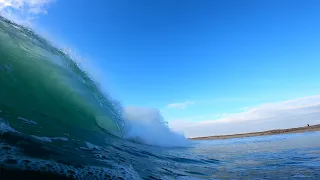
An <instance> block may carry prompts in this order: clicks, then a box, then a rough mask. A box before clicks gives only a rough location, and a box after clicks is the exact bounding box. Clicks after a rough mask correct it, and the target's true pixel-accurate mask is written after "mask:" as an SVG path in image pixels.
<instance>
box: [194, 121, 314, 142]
mask: <svg viewBox="0 0 320 180" xmlns="http://www.w3.org/2000/svg"><path fill="white" fill-rule="evenodd" d="M313 131H320V124H317V125H312V126H304V127H297V128H289V129H274V130H269V131H261V132H252V133H242V134H231V135H217V136H206V137H195V138H189V139H191V140H214V139H232V138H242V137H253V136H268V135H277V134H291V133H304V132H313Z"/></svg>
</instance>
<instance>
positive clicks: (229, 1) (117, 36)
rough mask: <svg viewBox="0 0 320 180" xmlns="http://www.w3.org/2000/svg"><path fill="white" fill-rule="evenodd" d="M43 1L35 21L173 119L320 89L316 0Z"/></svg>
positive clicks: (223, 112) (213, 114)
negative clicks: (41, 10)
mask: <svg viewBox="0 0 320 180" xmlns="http://www.w3.org/2000/svg"><path fill="white" fill-rule="evenodd" d="M1 1H2V0H0V4H1ZM16 1H17V0H16ZM39 2H40V1H39ZM48 2H49V1H48ZM41 7H43V6H42V5H41ZM46 8H47V13H46V14H45V15H41V17H38V18H37V19H35V20H33V22H32V23H33V24H34V25H35V27H41V28H42V29H45V31H46V32H50V33H49V34H50V35H49V36H51V37H55V38H56V39H59V40H60V41H62V42H63V43H65V44H66V45H67V46H70V47H71V48H74V49H76V50H77V52H80V55H81V56H83V57H88V59H89V60H90V61H92V63H93V64H95V66H97V67H98V68H99V70H100V71H102V72H103V76H102V78H101V79H100V81H101V82H102V83H103V84H105V86H107V87H108V90H109V92H111V94H114V96H115V98H116V99H119V100H120V101H121V102H122V104H123V105H125V106H143V107H153V108H157V109H160V111H161V112H162V114H163V116H164V117H165V118H166V119H167V120H168V121H169V122H170V121H171V122H179V123H182V122H190V121H191V122H194V121H197V122H198V121H208V120H210V121H214V120H216V119H218V120H219V119H221V118H224V117H226V116H227V115H228V114H235V113H241V112H246V111H248V110H249V109H252V108H254V107H257V106H258V105H261V104H265V103H270V102H281V101H285V100H290V99H295V98H301V97H306V96H311V95H317V94H319V93H320V81H319V77H320V33H319V32H320V1H317V0H306V1H301V0H300V1H297V0H268V1H257V0H243V1H238V0H221V1H214V0H202V1H197V0H161V1H150V0H137V1H132V0H106V1H103V0H91V1H85V0H66V1H64V0H57V1H55V2H53V3H51V4H50V5H48V6H46ZM0 9H1V5H0ZM34 14H35V13H34ZM175 124H176V123H175Z"/></svg>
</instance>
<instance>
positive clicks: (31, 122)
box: [18, 117, 37, 125]
mask: <svg viewBox="0 0 320 180" xmlns="http://www.w3.org/2000/svg"><path fill="white" fill-rule="evenodd" d="M18 119H19V120H21V121H23V122H24V123H26V124H31V125H36V124H37V123H36V122H34V121H32V120H29V119H26V118H23V117H18Z"/></svg>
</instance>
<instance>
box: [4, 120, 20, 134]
mask: <svg viewBox="0 0 320 180" xmlns="http://www.w3.org/2000/svg"><path fill="white" fill-rule="evenodd" d="M6 132H17V131H16V130H15V129H13V128H12V127H10V125H9V124H8V123H7V122H6V121H5V120H4V119H1V118H0V133H1V134H2V133H6Z"/></svg>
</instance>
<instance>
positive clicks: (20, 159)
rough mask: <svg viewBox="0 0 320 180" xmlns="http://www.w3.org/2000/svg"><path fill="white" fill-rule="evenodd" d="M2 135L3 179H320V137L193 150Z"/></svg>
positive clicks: (216, 143) (201, 145) (204, 144)
mask: <svg viewBox="0 0 320 180" xmlns="http://www.w3.org/2000/svg"><path fill="white" fill-rule="evenodd" d="M2 131H3V132H2V136H1V137H2V138H1V148H2V149H1V157H2V158H1V165H2V177H8V178H7V179H10V178H9V177H11V178H12V177H14V176H17V174H18V173H14V172H16V171H19V174H20V175H23V176H30V178H31V177H32V178H34V177H38V176H39V173H40V172H45V175H44V177H45V178H48V177H54V176H53V174H50V172H53V173H54V174H55V175H60V176H61V177H59V178H62V177H73V178H76V179H90V178H92V179H295V178H296V179H301V178H307V179H319V178H320V141H319V139H320V132H313V133H303V134H289V135H276V136H264V137H252V138H241V139H229V140H212V141H193V142H192V146H191V147H188V148H162V147H153V146H147V145H142V144H137V143H133V142H130V141H125V140H121V139H117V138H105V139H100V140H96V141H94V142H95V143H96V144H93V143H94V142H92V143H89V142H84V141H80V140H77V139H61V138H50V139H49V140H48V139H46V138H35V137H33V136H27V135H23V134H21V133H18V132H14V131H13V130H12V129H11V130H8V126H6V127H5V126H4V124H2ZM101 140H102V141H101ZM101 142H103V143H101ZM98 144H99V145H98ZM10 169H11V170H12V171H13V170H14V171H13V172H11V171H9V170H10ZM21 170H30V171H35V172H37V174H31V173H30V172H29V171H26V172H24V171H21ZM23 172H24V173H23ZM5 179H6V178H5Z"/></svg>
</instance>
